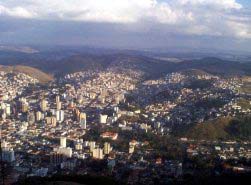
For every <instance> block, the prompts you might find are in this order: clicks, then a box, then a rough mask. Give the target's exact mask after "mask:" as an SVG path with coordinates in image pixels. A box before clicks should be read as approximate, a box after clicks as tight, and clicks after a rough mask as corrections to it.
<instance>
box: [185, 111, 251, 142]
mask: <svg viewBox="0 0 251 185" xmlns="http://www.w3.org/2000/svg"><path fill="white" fill-rule="evenodd" d="M185 135H186V136H187V137H189V138H193V139H196V140H221V139H236V140H250V139H251V117H250V116H246V117H239V118H229V117H228V118H220V119H218V120H216V121H211V122H206V123H201V124H196V125H195V126H193V127H192V128H190V129H188V131H187V132H186V134H185Z"/></svg>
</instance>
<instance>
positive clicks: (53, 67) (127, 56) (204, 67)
mask: <svg viewBox="0 0 251 185" xmlns="http://www.w3.org/2000/svg"><path fill="white" fill-rule="evenodd" d="M0 64H2V65H24V66H30V67H35V68H38V69H40V70H42V71H44V72H47V73H50V74H53V75H55V76H62V75H65V74H67V73H74V72H78V71H83V70H90V69H92V70H93V69H94V70H106V69H108V68H116V69H120V70H123V69H135V70H140V71H142V72H144V73H145V76H146V77H151V78H157V77H161V76H162V75H164V74H166V73H170V72H181V71H183V72H186V73H196V74H201V73H204V72H205V73H210V74H214V75H225V76H229V75H251V63H247V62H245V63H244V62H241V61H240V62H237V61H228V60H222V59H219V58H215V57H211V58H210V57H207V58H203V59H193V60H185V61H179V62H172V61H168V60H166V59H165V60H162V59H161V58H156V57H151V56H150V55H149V54H148V53H146V54H144V52H137V51H129V50H125V51H119V50H117V51H115V50H108V51H106V50H102V49H98V50H95V49H90V48H89V49H83V51H82V50H80V49H77V50H74V49H70V50H67V48H61V49H60V48H57V49H55V48H54V49H50V48H48V49H47V50H41V51H40V52H39V53H20V52H16V51H1V50H0Z"/></svg>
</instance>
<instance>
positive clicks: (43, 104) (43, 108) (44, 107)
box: [40, 99, 48, 112]
mask: <svg viewBox="0 0 251 185" xmlns="http://www.w3.org/2000/svg"><path fill="white" fill-rule="evenodd" d="M47 104H48V102H47V101H46V100H44V99H43V100H42V101H41V102H40V109H41V110H42V111H43V112H45V111H47V108H48V107H47Z"/></svg>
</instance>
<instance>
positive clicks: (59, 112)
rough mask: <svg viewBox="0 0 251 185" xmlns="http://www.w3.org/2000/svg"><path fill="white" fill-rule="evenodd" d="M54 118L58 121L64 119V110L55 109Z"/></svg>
mask: <svg viewBox="0 0 251 185" xmlns="http://www.w3.org/2000/svg"><path fill="white" fill-rule="evenodd" d="M56 118H57V121H58V122H59V123H61V122H63V121H64V111H63V110H57V111H56Z"/></svg>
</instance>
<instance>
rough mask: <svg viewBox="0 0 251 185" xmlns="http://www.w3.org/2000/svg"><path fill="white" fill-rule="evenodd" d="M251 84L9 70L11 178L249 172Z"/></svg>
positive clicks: (152, 180)
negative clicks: (43, 75)
mask: <svg viewBox="0 0 251 185" xmlns="http://www.w3.org/2000/svg"><path fill="white" fill-rule="evenodd" d="M250 82H251V79H250V78H249V77H240V76H231V77H223V76H217V75H212V74H209V73H206V72H203V71H199V70H187V71H181V72H172V73H166V74H165V75H164V76H163V77H161V78H156V79H145V78H144V77H143V74H142V72H140V71H137V70H132V69H128V70H126V69H124V70H118V69H116V68H108V69H106V70H102V71H98V70H88V71H82V72H75V73H69V74H66V75H65V76H63V77H60V78H58V79H56V80H54V81H53V82H50V83H47V84H41V83H38V80H37V79H35V78H33V77H31V76H29V75H27V74H24V73H11V72H1V73H0V84H1V85H0V102H1V104H0V116H1V122H0V124H1V149H2V156H1V157H2V160H3V161H4V162H5V163H4V165H2V166H4V171H2V172H3V178H4V180H5V182H7V183H15V182H17V181H22V180H24V179H27V178H32V177H52V176H54V175H58V174H60V175H71V174H74V175H91V176H101V177H102V176H103V177H109V178H112V179H113V180H114V181H115V182H119V183H121V184H165V183H168V182H176V181H177V180H179V179H182V178H184V176H185V175H187V174H190V175H194V176H201V175H204V176H206V175H211V174H215V175H222V174H235V173H236V174H242V173H250V172H251V163H250V159H251V142H250V136H251V134H250V133H251V128H250V124H249V123H251V118H250V117H249V114H250V111H251V91H250V89H249V83H250Z"/></svg>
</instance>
